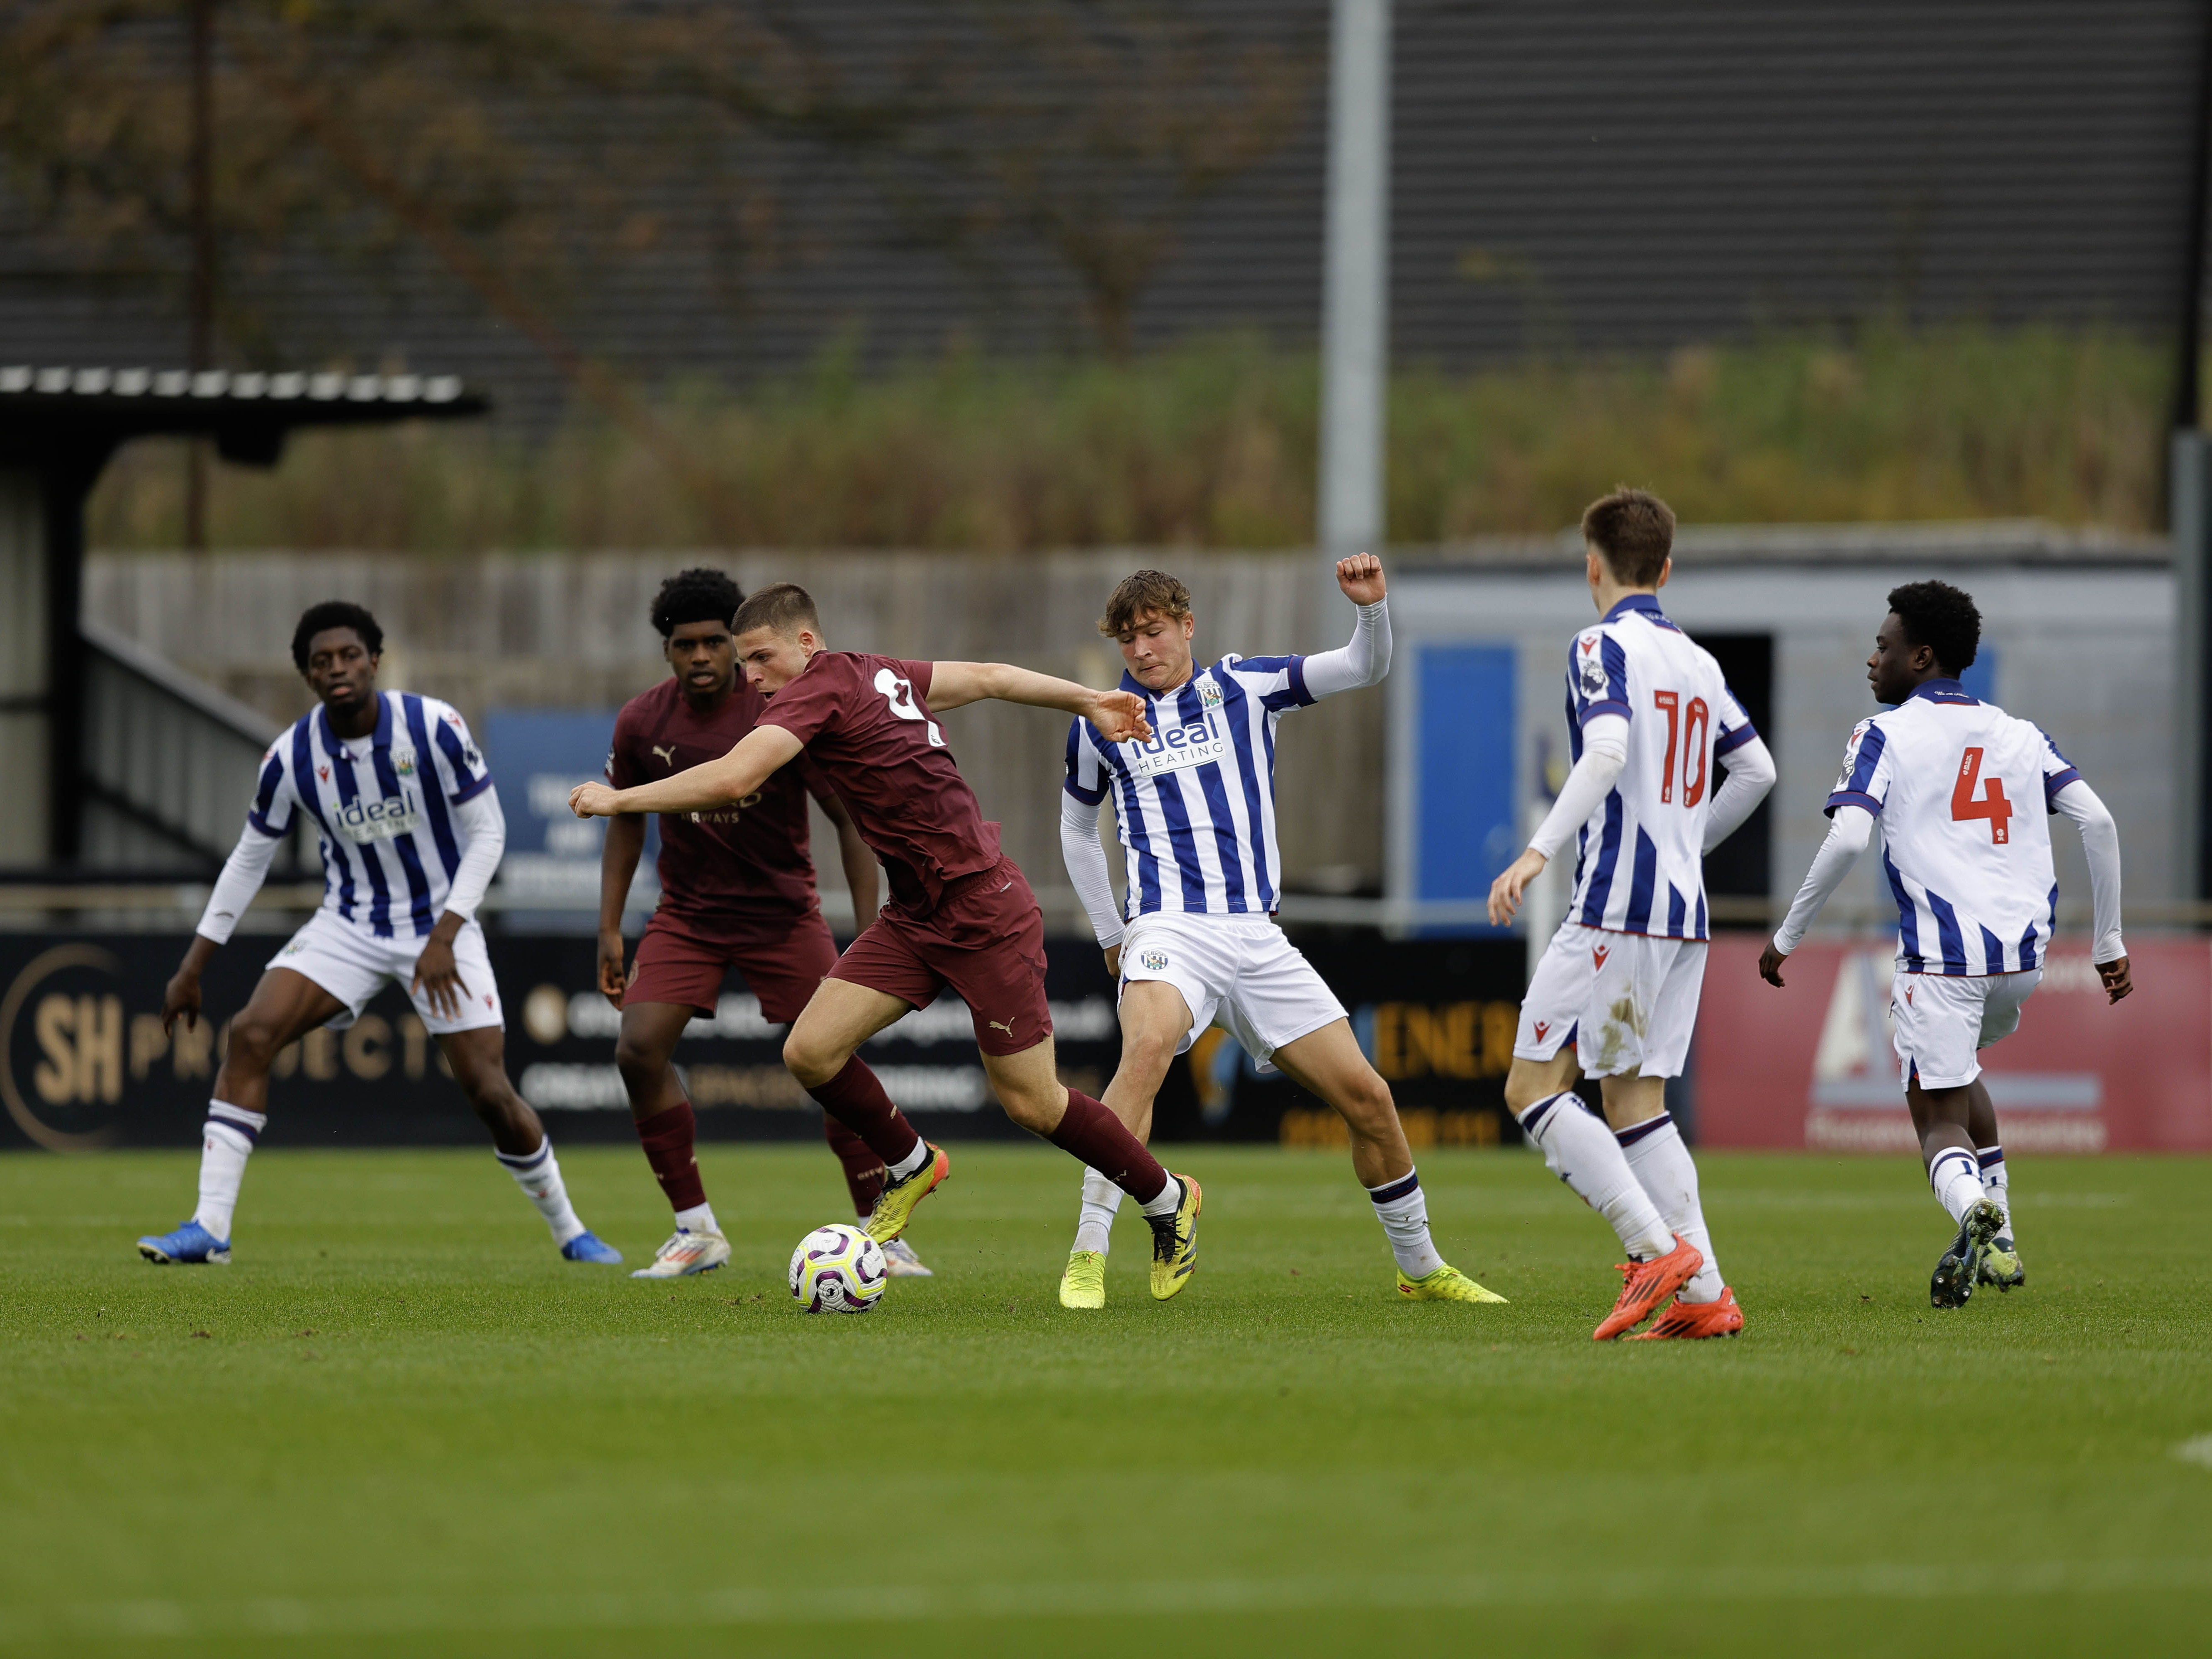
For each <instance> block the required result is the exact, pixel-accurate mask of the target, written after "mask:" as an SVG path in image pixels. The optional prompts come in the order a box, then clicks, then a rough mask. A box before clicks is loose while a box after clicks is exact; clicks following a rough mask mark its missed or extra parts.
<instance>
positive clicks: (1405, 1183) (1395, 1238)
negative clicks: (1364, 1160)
mask: <svg viewBox="0 0 2212 1659" xmlns="http://www.w3.org/2000/svg"><path fill="white" fill-rule="evenodd" d="M1367 1196H1368V1197H1369V1198H1370V1199H1371V1200H1374V1204H1375V1218H1376V1220H1377V1221H1379V1222H1381V1223H1382V1224H1383V1232H1384V1233H1386V1234H1388V1235H1389V1239H1390V1254H1391V1255H1395V1256H1396V1257H1397V1258H1398V1266H1399V1267H1400V1269H1401V1271H1402V1272H1403V1273H1405V1275H1406V1277H1407V1278H1408V1279H1425V1278H1427V1277H1428V1276H1429V1275H1430V1274H1431V1273H1434V1272H1436V1270H1437V1268H1439V1267H1443V1265H1444V1259H1443V1257H1442V1256H1440V1255H1437V1247H1436V1243H1435V1241H1434V1240H1432V1239H1431V1238H1430V1237H1429V1200H1428V1197H1427V1195H1426V1194H1424V1193H1423V1192H1422V1191H1421V1172H1420V1171H1419V1170H1407V1171H1406V1173H1405V1174H1404V1175H1402V1176H1399V1177H1398V1179H1397V1180H1395V1181H1386V1182H1383V1184H1382V1185H1381V1186H1380V1187H1370V1188H1368V1189H1367Z"/></svg>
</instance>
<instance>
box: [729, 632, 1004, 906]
mask: <svg viewBox="0 0 2212 1659" xmlns="http://www.w3.org/2000/svg"><path fill="white" fill-rule="evenodd" d="M932 666H933V665H931V664H929V663H926V662H902V661H900V660H899V659H897V658H896V657H874V656H869V655H867V654H866V653H862V652H857V651H817V652H816V653H814V657H813V659H812V660H811V661H810V662H809V663H808V664H807V665H806V667H805V670H804V671H802V672H801V673H800V674H799V678H796V679H794V680H793V681H792V683H791V684H788V685H787V686H785V687H784V688H783V690H781V691H779V692H777V693H776V694H775V696H774V697H773V698H772V699H771V700H770V701H769V706H768V708H767V711H766V712H765V713H763V714H762V715H761V716H760V724H762V725H763V726H781V727H783V729H784V730H785V731H787V732H790V733H791V735H792V736H793V737H794V738H798V739H799V742H801V743H803V744H805V745H806V753H805V756H804V757H802V758H803V759H807V760H811V761H812V762H813V763H814V764H815V765H816V766H817V768H818V769H820V771H821V774H822V776H823V779H824V780H825V781H827V782H828V783H829V787H831V788H832V789H834V790H836V792H837V794H838V797H839V799H842V800H843V802H844V803H845V810H846V811H848V812H850V813H851V814H852V815H853V822H854V825H855V826H857V827H858V828H859V829H860V839H861V840H863V841H865V842H867V843H868V845H869V846H870V847H871V848H874V849H875V854H876V856H877V857H878V858H879V859H881V860H883V863H884V875H885V876H886V877H888V878H890V889H891V902H893V903H895V904H896V905H897V906H898V907H899V908H901V909H902V910H904V911H906V912H907V913H908V915H914V916H917V917H920V916H927V915H929V914H930V913H931V912H932V911H933V910H935V909H936V908H937V904H938V901H939V899H940V898H942V897H943V896H944V893H945V885H946V884H947V883H949V882H951V881H954V880H957V878H960V877H962V876H972V875H974V874H975V873H976V872H979V871H983V870H988V869H990V868H992V867H993V866H995V865H996V864H997V863H998V862H999V857H1000V854H999V826H998V825H997V824H995V823H984V822H983V814H982V810H981V808H980V807H978V806H977V805H975V791H974V790H972V789H970V788H969V787H968V780H967V779H965V778H963V777H962V776H961V775H960V769H959V768H958V767H957V766H955V765H954V764H953V763H952V751H951V750H950V749H948V748H946V747H945V734H944V733H943V732H940V731H939V730H938V726H937V722H936V721H935V720H932V719H931V718H930V716H929V703H928V701H927V699H928V696H929V678H930V674H931V671H932Z"/></svg>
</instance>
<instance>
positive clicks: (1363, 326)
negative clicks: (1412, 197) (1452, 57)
mask: <svg viewBox="0 0 2212 1659" xmlns="http://www.w3.org/2000/svg"><path fill="white" fill-rule="evenodd" d="M1333 14H1334V15H1333V18H1332V22H1331V30H1330V48H1329V81H1328V226H1327V232H1326V234H1327V251H1326V256H1325V258H1326V263H1325V264H1324V266H1323V269H1322V375H1321V387H1322V413H1321V468H1320V471H1321V490H1320V495H1321V501H1320V518H1319V524H1318V526H1317V530H1318V533H1319V538H1320V541H1321V550H1322V556H1323V557H1324V558H1325V559H1328V560H1331V561H1334V560H1335V559H1339V558H1341V557H1343V556H1345V555H1346V554H1348V553H1357V552H1358V551H1360V550H1362V549H1379V547H1380V546H1381V544H1382V541H1383V526H1384V517H1383V422H1384V412H1385V411H1384V403H1385V398H1386V397H1387V395H1388V392H1389V369H1390V365H1389V349H1390V326H1389V319H1390V0H1334V7H1333Z"/></svg>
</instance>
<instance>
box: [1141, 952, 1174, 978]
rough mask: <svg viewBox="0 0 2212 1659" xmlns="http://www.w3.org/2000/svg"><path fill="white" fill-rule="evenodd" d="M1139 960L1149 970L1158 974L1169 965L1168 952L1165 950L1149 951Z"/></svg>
mask: <svg viewBox="0 0 2212 1659" xmlns="http://www.w3.org/2000/svg"><path fill="white" fill-rule="evenodd" d="M1137 960H1138V961H1139V962H1140V963H1143V964H1144V965H1145V968H1146V971H1147V972H1149V973H1154V974H1157V973H1158V972H1159V971H1160V970H1161V969H1163V968H1165V967H1166V966H1167V965H1168V953H1167V952H1166V951H1146V952H1145V953H1144V954H1143V955H1142V956H1140V957H1138V958H1137Z"/></svg>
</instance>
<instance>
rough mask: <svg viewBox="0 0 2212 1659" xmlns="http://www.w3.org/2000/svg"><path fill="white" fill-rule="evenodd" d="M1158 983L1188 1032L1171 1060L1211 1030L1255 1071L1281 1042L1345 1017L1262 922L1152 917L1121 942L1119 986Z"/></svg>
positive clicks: (1307, 966) (1134, 925) (1292, 949)
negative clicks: (1219, 1029)
mask: <svg viewBox="0 0 2212 1659" xmlns="http://www.w3.org/2000/svg"><path fill="white" fill-rule="evenodd" d="M1133 980H1160V981H1164V982H1165V983H1167V984H1170V985H1172V986H1174V987H1176V990H1178V991H1180V992H1182V1000H1183V1003H1184V1005H1185V1006H1187V1007H1188V1008H1189V1010H1190V1030H1188V1031H1185V1032H1184V1033H1183V1036H1182V1042H1180V1043H1178V1044H1177V1045H1176V1053H1177V1054H1181V1053H1182V1052H1183V1051H1184V1050H1185V1049H1187V1048H1189V1047H1190V1045H1191V1044H1192V1043H1193V1042H1196V1041H1197V1040H1198V1035H1199V1033H1200V1032H1201V1031H1203V1030H1206V1027H1207V1026H1209V1025H1212V1024H1220V1025H1223V1026H1225V1027H1226V1028H1227V1029H1228V1031H1229V1034H1230V1035H1231V1036H1233V1037H1235V1038H1236V1039H1237V1042H1239V1043H1241V1044H1243V1048H1244V1051H1245V1053H1247V1054H1250V1055H1251V1056H1252V1058H1253V1060H1255V1062H1257V1063H1258V1064H1259V1065H1261V1066H1263V1067H1264V1066H1266V1065H1267V1060H1268V1056H1269V1055H1271V1054H1273V1053H1274V1052H1275V1050H1276V1049H1278V1048H1282V1047H1283V1046H1284V1045H1285V1044H1286V1043H1291V1042H1297V1040H1298V1039H1299V1038H1300V1037H1302V1036H1310V1035H1311V1034H1312V1033H1314V1032H1316V1031H1318V1030H1321V1028H1322V1026H1324V1025H1327V1024H1329V1022H1330V1021H1332V1020H1339V1019H1343V1018H1346V1014H1345V1012H1344V1005H1343V1004H1342V1003H1340V1002H1339V1001H1338V1000H1336V993H1335V992H1334V991H1332V990H1330V989H1329V988H1328V985H1327V984H1326V983H1325V982H1324V981H1322V976H1321V975H1319V974H1317V973H1316V972H1314V969H1313V964H1312V963H1310V962H1308V961H1307V960H1306V959H1305V957H1303V956H1301V955H1300V954H1299V953H1298V948H1297V945H1293V944H1291V942H1290V940H1289V939H1285V937H1284V936H1283V930H1282V929H1281V928H1279V927H1277V926H1276V925H1275V924H1274V921H1273V919H1271V918H1270V917H1267V916H1264V915H1262V916H1212V915H1180V914H1175V915H1170V914H1167V913H1164V912H1161V911H1157V910H1155V911H1151V912H1148V913H1147V914H1146V915H1141V916H1139V917H1138V918H1137V919H1136V921H1133V922H1131V923H1130V924H1129V931H1128V932H1127V933H1126V934H1124V935H1123V936H1122V939H1121V984H1122V986H1123V987H1124V988H1126V987H1127V986H1128V984H1129V983H1130V981H1133Z"/></svg>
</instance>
